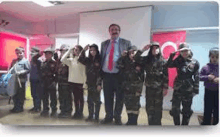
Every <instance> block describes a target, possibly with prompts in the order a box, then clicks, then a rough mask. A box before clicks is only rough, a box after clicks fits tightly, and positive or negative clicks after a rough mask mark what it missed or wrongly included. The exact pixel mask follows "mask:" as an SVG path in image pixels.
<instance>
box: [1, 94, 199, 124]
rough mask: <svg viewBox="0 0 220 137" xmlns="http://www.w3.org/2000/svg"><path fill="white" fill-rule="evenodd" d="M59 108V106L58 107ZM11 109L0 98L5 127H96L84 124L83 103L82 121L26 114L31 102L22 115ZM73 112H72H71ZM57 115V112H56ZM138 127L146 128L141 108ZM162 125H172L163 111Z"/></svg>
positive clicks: (196, 122)
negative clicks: (12, 112)
mask: <svg viewBox="0 0 220 137" xmlns="http://www.w3.org/2000/svg"><path fill="white" fill-rule="evenodd" d="M58 106H59V105H58ZM12 108H13V104H8V100H7V99H5V98H0V123H2V124H6V125H8V124H9V125H97V124H95V123H93V122H86V121H85V118H86V117H87V116H88V107H87V103H85V107H84V112H83V113H84V116H85V118H84V119H82V120H73V119H58V118H43V117H40V116H39V113H38V114H31V113H29V112H28V110H29V109H30V108H32V100H26V101H25V107H24V108H25V110H24V112H22V113H18V114H11V113H9V110H10V109H12ZM73 112H74V111H73ZM58 113H59V110H58ZM104 115H105V114H104V105H103V104H102V106H101V110H100V119H103V118H104ZM126 122H127V114H126V110H125V107H124V109H123V112H122V123H123V124H125V123H126ZM138 125H142V126H143V125H144V126H147V125H148V122H147V115H146V112H145V109H144V108H143V107H142V108H141V109H140V114H139V118H138ZM162 125H173V120H172V117H171V116H170V115H169V112H168V111H166V110H165V111H163V118H162ZM189 125H199V122H198V118H197V114H193V116H192V117H191V120H190V124H189Z"/></svg>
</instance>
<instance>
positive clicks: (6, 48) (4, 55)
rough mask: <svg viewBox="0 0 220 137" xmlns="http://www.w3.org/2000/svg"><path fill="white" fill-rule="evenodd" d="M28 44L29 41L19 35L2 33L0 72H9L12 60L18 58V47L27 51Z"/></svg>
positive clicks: (0, 41) (0, 38)
mask: <svg viewBox="0 0 220 137" xmlns="http://www.w3.org/2000/svg"><path fill="white" fill-rule="evenodd" d="M26 43H27V39H26V38H23V37H20V36H19V35H16V34H11V33H8V32H0V70H7V69H8V67H9V65H10V64H11V62H12V60H13V59H14V58H17V56H16V54H15V49H16V48H17V47H23V48H24V49H25V51H26ZM25 53H26V52H25ZM26 56H27V55H26V54H25V57H26Z"/></svg>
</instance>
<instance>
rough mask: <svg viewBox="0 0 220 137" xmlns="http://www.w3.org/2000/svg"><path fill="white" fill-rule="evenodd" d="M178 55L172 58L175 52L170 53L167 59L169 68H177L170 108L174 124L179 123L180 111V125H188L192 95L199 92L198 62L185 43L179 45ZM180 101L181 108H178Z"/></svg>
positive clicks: (191, 112)
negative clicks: (181, 116)
mask: <svg viewBox="0 0 220 137" xmlns="http://www.w3.org/2000/svg"><path fill="white" fill-rule="evenodd" d="M179 51H180V55H179V56H178V57H177V58H176V59H175V60H173V58H174V56H175V54H176V52H174V53H171V54H170V58H169V59H168V61H167V65H168V67H169V68H174V67H175V68H177V77H176V78H175V80H174V87H173V88H174V92H173V98H172V100H171V101H172V109H171V111H170V115H171V116H173V120H174V124H175V125H180V113H182V115H183V119H182V125H188V124H189V120H190V117H191V115H192V114H193V111H192V110H191V105H192V100H193V97H194V96H195V95H196V94H198V93H199V62H198V61H197V60H196V59H193V58H192V51H191V50H190V48H189V46H188V44H187V43H182V44H180V45H179ZM180 103H182V106H183V109H182V111H181V110H180V105H181V104H180Z"/></svg>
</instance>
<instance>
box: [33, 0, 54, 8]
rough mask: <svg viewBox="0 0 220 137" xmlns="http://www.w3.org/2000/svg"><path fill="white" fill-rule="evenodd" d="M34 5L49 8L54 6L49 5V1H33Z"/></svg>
mask: <svg viewBox="0 0 220 137" xmlns="http://www.w3.org/2000/svg"><path fill="white" fill-rule="evenodd" d="M33 2H34V3H36V4H38V5H41V6H43V7H50V6H54V4H52V3H50V2H49V1H36V0H35V1H33Z"/></svg>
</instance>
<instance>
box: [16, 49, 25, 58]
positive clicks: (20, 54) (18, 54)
mask: <svg viewBox="0 0 220 137" xmlns="http://www.w3.org/2000/svg"><path fill="white" fill-rule="evenodd" d="M15 54H16V56H17V58H19V59H22V58H23V57H24V52H22V51H20V50H15Z"/></svg>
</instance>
